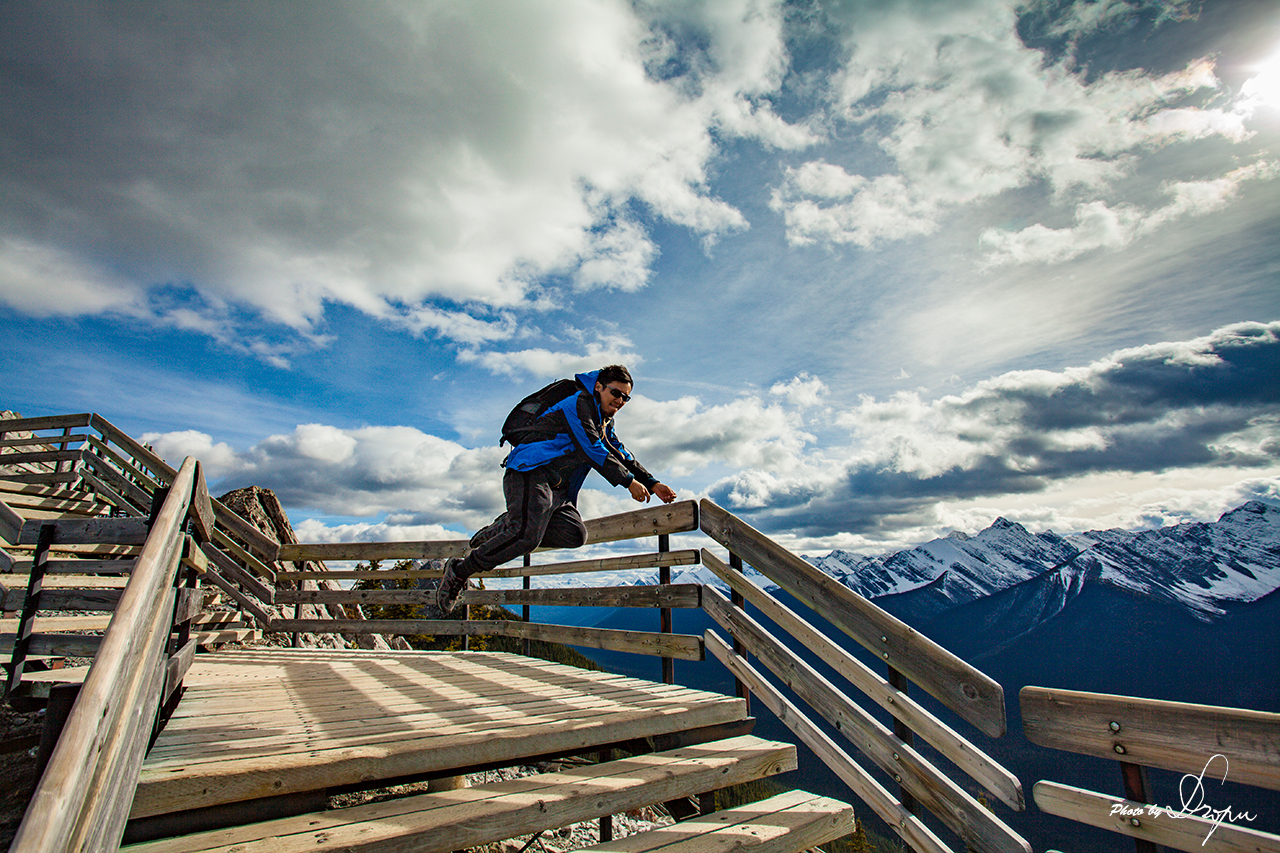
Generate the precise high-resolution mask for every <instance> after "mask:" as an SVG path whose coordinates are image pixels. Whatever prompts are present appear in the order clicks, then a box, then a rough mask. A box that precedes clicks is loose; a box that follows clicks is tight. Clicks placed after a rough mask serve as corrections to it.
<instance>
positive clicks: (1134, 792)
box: [1120, 761, 1159, 853]
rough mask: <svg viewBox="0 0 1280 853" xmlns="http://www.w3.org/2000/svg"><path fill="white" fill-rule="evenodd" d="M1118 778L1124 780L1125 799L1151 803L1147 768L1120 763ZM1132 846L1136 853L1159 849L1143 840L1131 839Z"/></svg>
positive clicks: (1148, 852)
mask: <svg viewBox="0 0 1280 853" xmlns="http://www.w3.org/2000/svg"><path fill="white" fill-rule="evenodd" d="M1120 776H1121V777H1122V778H1123V779H1124V795H1125V798H1126V799H1129V800H1132V801H1133V802H1135V803H1150V802H1151V797H1150V796H1149V795H1148V793H1147V768H1145V767H1143V766H1142V765H1140V764H1131V763H1129V762H1128V761H1121V762H1120ZM1133 845H1134V847H1135V849H1136V850H1137V851H1138V853H1156V851H1157V850H1158V849H1159V848H1158V847H1157V846H1156V844H1155V842H1153V841H1148V840H1147V839H1145V838H1135V839H1133Z"/></svg>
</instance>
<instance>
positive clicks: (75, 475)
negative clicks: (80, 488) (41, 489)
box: [0, 464, 80, 485]
mask: <svg viewBox="0 0 1280 853" xmlns="http://www.w3.org/2000/svg"><path fill="white" fill-rule="evenodd" d="M3 467H4V465H3V464H0V468H3ZM0 479H3V480H5V481H6V482H10V483H32V484H35V483H41V484H45V485H49V484H54V483H74V482H76V481H77V480H79V479H80V474H79V472H78V471H31V472H23V473H17V472H13V471H0Z"/></svg>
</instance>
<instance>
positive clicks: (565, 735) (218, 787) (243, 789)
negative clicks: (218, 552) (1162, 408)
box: [133, 688, 744, 817]
mask: <svg viewBox="0 0 1280 853" xmlns="http://www.w3.org/2000/svg"><path fill="white" fill-rule="evenodd" d="M192 689H194V688H192ZM190 692H191V690H189V691H188V695H190ZM184 704H185V703H184ZM743 711H744V708H743V703H742V702H741V701H740V700H733V699H729V698H726V697H720V698H719V699H717V700H716V701H710V700H709V701H705V702H702V703H698V704H671V705H663V704H661V703H651V704H649V705H647V706H645V707H638V708H635V709H627V710H622V711H616V712H605V713H597V714H596V715H595V716H592V717H590V718H587V719H585V720H576V719H574V718H573V717H572V716H570V715H568V714H564V715H561V718H560V719H556V720H554V721H552V722H543V723H539V724H537V725H516V726H513V727H509V728H499V729H497V730H487V729H484V728H480V729H478V730H476V731H474V732H471V733H468V734H466V735H465V736H460V737H452V738H448V739H445V740H444V741H443V742H442V738H441V737H440V736H438V735H437V736H434V737H427V738H426V739H425V740H421V739H416V738H403V737H402V738H401V739H399V740H397V741H396V742H395V748H394V750H393V749H389V748H388V747H387V746H386V745H382V744H372V745H369V746H359V745H349V746H345V747H343V748H341V749H337V750H332V751H327V752H324V753H321V754H301V753H289V754H284V755H272V756H269V757H263V758H257V759H249V760H241V761H235V762H211V763H208V764H202V765H198V766H197V767H195V768H193V769H192V771H191V772H175V770H174V769H173V768H171V767H167V768H163V769H156V770H152V769H151V767H150V766H149V764H148V766H147V767H145V768H144V770H143V774H142V780H141V782H140V784H139V787H138V796H137V799H136V800H135V802H134V811H133V816H134V817H145V816H149V815H152V814H163V813H166V812H169V811H174V810H177V809H188V808H196V807H202V806H207V805H215V804H217V803H222V802H235V801H239V800H245V799H253V798H257V797H260V796H266V795H274V794H281V793H290V792H293V791H305V790H314V789H316V788H324V787H331V786H335V785H343V784H348V783H352V782H356V781H360V780H362V779H364V780H368V779H377V778H383V779H386V778H396V777H399V776H406V775H411V774H413V775H416V774H424V773H431V772H437V771H440V770H449V769H454V768H458V767H469V766H476V765H481V764H490V763H498V762H504V761H512V760H516V761H518V760H519V759H520V758H523V757H531V756H534V755H546V754H551V753H556V752H562V751H563V752H569V751H578V750H582V749H587V748H590V747H593V746H598V745H601V744H606V743H615V742H618V741H622V740H631V739H635V738H644V737H652V736H654V735H657V734H665V733H669V732H671V731H680V730H684V729H689V728H697V727H700V726H705V725H716V724H718V723H723V722H729V721H731V720H736V719H741V718H742V715H743ZM173 731H174V724H173V723H172V722H171V723H170V725H169V727H168V728H167V729H166V730H165V733H164V734H162V736H161V737H162V739H163V738H166V737H170V738H171V737H173V734H172V733H173Z"/></svg>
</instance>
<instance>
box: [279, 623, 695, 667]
mask: <svg viewBox="0 0 1280 853" xmlns="http://www.w3.org/2000/svg"><path fill="white" fill-rule="evenodd" d="M270 630H272V631H279V632H282V633H288V632H292V631H316V632H322V633H323V632H331V633H339V634H402V635H409V634H430V635H433V636H435V635H440V636H448V637H453V636H461V637H486V636H502V637H515V638H518V639H525V638H527V639H530V640H543V641H545V642H548V643H563V644H564V645H569V646H586V647H588V648H593V649H609V650H610V651H616V652H631V653H633V654H641V655H658V656H659V657H672V658H679V659H680V660H702V657H703V653H702V641H701V639H700V638H699V637H696V636H693V635H690V634H659V633H650V632H648V631H620V630H617V629H614V628H582V627H577V626H572V625H539V624H537V623H534V622H512V621H506V620H478V619H473V620H470V621H466V620H460V619H272V620H271V625H270Z"/></svg>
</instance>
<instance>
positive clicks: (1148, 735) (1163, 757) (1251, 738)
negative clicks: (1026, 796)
mask: <svg viewBox="0 0 1280 853" xmlns="http://www.w3.org/2000/svg"><path fill="white" fill-rule="evenodd" d="M1019 702H1020V704H1021V707H1022V729H1023V731H1024V732H1025V733H1026V735H1027V739H1028V740H1030V741H1031V742H1032V743H1035V744H1039V745H1040V746H1047V747H1051V748H1053V749H1061V750H1066V751H1068V752H1076V753H1080V754H1082V755H1092V756H1096V757H1099V758H1110V759H1113V760H1117V761H1127V762H1130V763H1132V764H1140V765H1143V766H1146V767H1160V768H1163V769H1165V770H1173V771H1176V772H1180V773H1200V772H1201V770H1202V769H1203V768H1204V766H1205V762H1206V761H1207V760H1208V759H1209V758H1210V757H1211V756H1214V755H1223V756H1225V757H1226V759H1227V761H1228V762H1229V763H1230V768H1231V770H1230V773H1231V781H1232V782H1242V783H1244V784H1246V785H1258V786H1260V787H1264V788H1270V789H1272V790H1280V714H1275V713H1268V712H1265V711H1250V710H1246V709H1242V708H1222V707H1217V706H1214V705H1194V704H1190V703H1186V702H1167V701H1162V700H1156V699H1140V698H1137V697H1132V696H1113V695H1109V694H1105V693H1085V692H1081V691H1076V690H1057V689H1050V688H1046V687H1024V688H1023V689H1022V691H1021V693H1020V694H1019Z"/></svg>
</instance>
